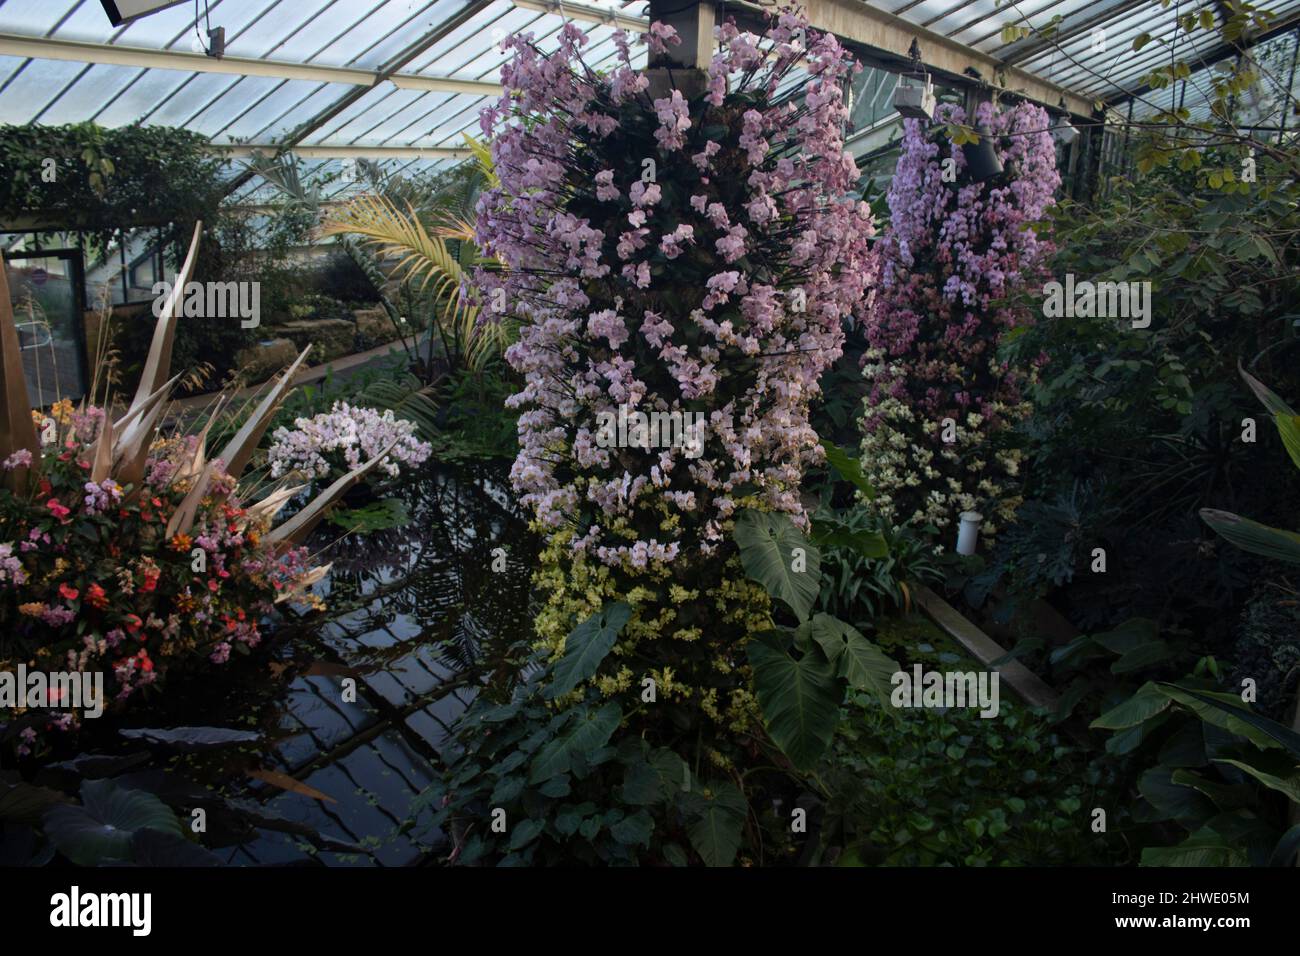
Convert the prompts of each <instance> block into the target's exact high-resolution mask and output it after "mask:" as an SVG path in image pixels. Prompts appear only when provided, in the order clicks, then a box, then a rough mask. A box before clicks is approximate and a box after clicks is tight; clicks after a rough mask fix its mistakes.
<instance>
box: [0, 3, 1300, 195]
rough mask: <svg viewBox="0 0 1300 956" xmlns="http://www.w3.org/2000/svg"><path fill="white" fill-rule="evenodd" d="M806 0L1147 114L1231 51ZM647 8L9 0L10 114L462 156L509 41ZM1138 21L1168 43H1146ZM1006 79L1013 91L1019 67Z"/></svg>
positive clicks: (320, 159)
mask: <svg viewBox="0 0 1300 956" xmlns="http://www.w3.org/2000/svg"><path fill="white" fill-rule="evenodd" d="M726 6H728V5H727V4H724V5H723V7H724V8H725V7H726ZM730 6H731V7H732V8H734V9H736V10H743V9H746V8H748V9H749V10H752V9H754V7H755V5H754V4H746V3H733V4H730ZM809 6H810V12H811V13H812V19H813V21H814V23H817V22H819V11H820V12H823V13H825V14H826V15H827V16H830V15H831V14H838V13H843V12H844V11H846V10H847V11H849V12H850V13H851V14H852V15H854V16H856V17H857V18H858V19H857V20H856V21H855V22H858V23H866V24H868V25H869V26H870V28H871V29H870V30H869V31H866V32H864V33H863V34H862V35H859V36H850V37H848V38H847V39H849V40H851V41H856V42H857V43H858V45H859V47H860V48H867V49H870V47H871V44H872V43H873V42H874V41H875V40H876V38H877V37H878V36H879V35H881V34H880V31H885V32H888V31H890V30H894V31H895V32H896V33H897V34H898V35H899V36H903V35H906V34H911V35H913V36H915V37H917V38H918V40H919V43H920V46H921V50H922V54H923V57H925V56H926V55H927V54H928V53H929V52H930V51H931V50H933V49H935V48H936V47H942V48H944V49H946V50H948V52H950V53H953V54H954V55H956V56H957V57H958V62H960V57H962V56H969V58H970V63H971V65H972V66H973V67H974V68H975V69H976V70H977V72H979V73H980V75H981V76H982V77H983V78H984V79H986V80H987V79H989V78H990V75H989V71H990V69H1001V68H1003V67H1005V68H1009V69H1013V70H1015V71H1018V72H1017V74H1016V75H1017V76H1020V77H1022V78H1023V77H1024V76H1026V75H1028V76H1030V77H1031V78H1034V79H1036V80H1041V81H1043V82H1045V83H1046V84H1048V86H1046V87H1043V89H1044V90H1050V91H1051V93H1052V94H1053V95H1055V92H1056V91H1057V88H1059V89H1060V91H1061V92H1062V93H1063V95H1069V94H1076V95H1077V96H1078V97H1082V98H1085V99H1086V101H1097V100H1104V101H1105V102H1106V103H1107V104H1108V105H1111V106H1116V105H1120V106H1124V105H1125V104H1126V103H1127V101H1128V100H1129V99H1130V98H1131V94H1134V93H1138V94H1142V95H1141V98H1140V100H1139V101H1138V103H1137V104H1135V105H1136V108H1137V109H1138V110H1139V111H1144V112H1150V111H1153V110H1155V109H1157V108H1164V107H1168V106H1170V105H1182V106H1186V107H1187V108H1189V109H1191V110H1192V111H1193V115H1194V116H1195V115H1196V111H1197V110H1201V111H1202V113H1203V111H1204V105H1205V102H1206V90H1207V84H1205V83H1204V82H1200V80H1201V79H1203V78H1198V76H1196V75H1194V76H1193V77H1191V78H1190V79H1189V80H1188V81H1186V82H1181V83H1175V84H1174V85H1173V86H1171V87H1167V88H1165V89H1163V90H1159V91H1156V92H1155V93H1152V94H1150V95H1147V91H1146V90H1145V87H1144V85H1143V77H1144V76H1145V75H1146V74H1147V73H1148V72H1149V71H1150V70H1151V69H1153V68H1154V67H1156V66H1157V65H1159V64H1160V63H1161V62H1166V61H1168V60H1169V58H1170V57H1171V56H1173V57H1176V58H1178V59H1188V58H1190V59H1191V60H1192V61H1193V62H1201V61H1203V63H1204V66H1205V68H1207V69H1208V68H1210V67H1212V66H1213V63H1214V61H1215V60H1216V58H1222V57H1223V56H1224V55H1225V51H1223V50H1218V49H1215V48H1213V46H1212V45H1211V44H1212V43H1213V42H1214V41H1213V40H1212V39H1210V38H1211V37H1213V36H1216V35H1217V34H1214V33H1211V32H1205V33H1203V34H1201V35H1202V36H1204V37H1205V38H1206V39H1204V40H1197V39H1196V38H1195V37H1194V36H1188V35H1187V34H1185V33H1179V32H1178V31H1177V27H1176V20H1175V18H1176V17H1177V16H1178V15H1179V14H1180V13H1182V14H1185V13H1187V12H1193V11H1197V10H1199V9H1200V6H1199V5H1193V4H1190V3H1185V2H1177V0H1174V2H1169V3H1168V6H1162V4H1161V3H1160V2H1159V0H879V2H871V3H862V2H860V0H809ZM1258 6H1259V7H1260V8H1261V9H1265V10H1268V11H1270V12H1271V13H1272V14H1273V15H1274V20H1273V23H1272V25H1271V27H1270V29H1269V30H1268V32H1267V34H1266V35H1265V36H1264V37H1262V39H1269V38H1270V37H1271V38H1272V47H1271V48H1270V49H1272V50H1273V51H1274V53H1275V58H1276V59H1277V61H1278V62H1279V63H1280V64H1281V66H1282V67H1285V66H1286V61H1287V60H1288V58H1289V59H1290V60H1291V64H1292V66H1291V71H1292V74H1293V73H1294V53H1293V52H1292V50H1293V48H1294V45H1295V29H1294V28H1295V24H1296V22H1297V18H1298V17H1300V0H1264V2H1262V3H1260V4H1258ZM647 8H648V3H647V2H646V0H633V2H620V0H582V2H581V3H572V4H570V3H565V4H563V5H561V4H559V3H556V2H555V0H515V2H510V0H206V2H205V0H198V2H197V3H196V2H193V0H185V2H180V3H177V4H175V5H173V6H170V7H167V8H166V9H163V10H161V11H159V12H156V13H154V14H151V15H148V16H144V17H141V18H140V19H137V20H134V21H131V22H128V23H126V24H124V25H123V26H120V27H113V26H112V25H111V23H110V21H109V17H108V15H107V14H106V12H105V9H104V6H103V5H102V4H101V3H100V2H99V0H0V123H16V124H23V123H47V124H59V123H69V122H80V121H93V122H96V123H99V124H101V125H105V126H121V125H125V124H130V123H136V122H141V123H146V124H158V125H169V126H177V127H183V128H186V129H190V130H194V131H197V132H200V133H203V134H205V135H207V136H209V137H211V139H212V141H213V142H214V143H216V144H219V145H222V146H226V147H230V148H232V150H233V155H236V156H238V155H240V153H241V151H242V152H243V153H247V151H248V150H249V148H250V147H263V148H269V149H270V150H271V151H274V150H275V149H277V148H281V147H289V146H291V147H293V149H294V150H295V152H296V153H297V154H298V155H299V157H300V158H301V159H303V160H304V161H306V162H308V163H315V164H317V165H318V166H324V165H325V164H328V163H334V162H337V161H339V160H340V159H343V158H345V157H365V158H369V159H374V160H376V161H380V162H384V163H386V164H392V165H393V166H394V167H396V168H407V167H412V166H419V167H429V166H435V165H440V164H445V163H447V162H450V161H454V160H455V159H457V158H459V157H461V156H463V155H464V141H463V137H462V134H463V133H465V132H473V131H474V130H476V128H477V122H478V120H477V117H478V111H479V110H480V109H481V108H482V106H483V105H484V104H485V103H486V102H487V100H488V98H489V97H491V96H493V95H495V93H496V90H497V89H498V87H497V82H498V77H499V71H500V67H501V64H502V62H503V61H504V59H505V54H503V53H502V52H501V51H500V49H499V48H498V46H497V41H498V40H500V39H501V38H502V37H504V36H505V35H507V34H512V33H521V32H532V33H533V34H534V35H535V36H536V37H538V38H539V40H540V41H541V43H542V45H543V47H545V46H547V45H553V44H554V42H555V37H556V34H557V32H558V31H559V30H560V28H561V27H562V26H563V24H564V22H565V21H566V19H571V20H573V22H575V23H577V24H578V25H579V26H581V27H582V28H583V29H584V30H585V31H586V32H587V33H588V35H589V36H590V37H591V42H590V44H589V46H588V51H589V62H592V63H593V64H595V65H600V64H602V63H608V62H610V61H611V60H612V58H613V55H614V45H613V43H612V41H611V33H612V31H613V29H615V28H616V27H620V26H621V27H625V28H629V29H639V28H643V26H644V24H645V22H646V19H645V16H646V13H647ZM1211 9H1214V7H1211ZM864 17H866V18H867V19H863V18H864ZM834 22H842V20H841V21H834ZM1051 24H1054V25H1055V28H1056V29H1055V33H1054V35H1053V36H1051V37H1050V38H1045V37H1043V36H1041V35H1038V34H1037V33H1031V34H1030V35H1028V36H1024V37H1020V38H1015V39H1012V38H1011V37H1010V35H1009V34H1008V33H1007V32H1006V30H1005V28H1006V27H1008V26H1009V25H1021V26H1023V25H1028V26H1031V27H1034V28H1036V29H1041V28H1043V27H1046V26H1048V25H1051ZM208 26H212V27H221V28H223V29H224V31H225V55H224V57H223V58H221V59H216V58H213V57H210V56H207V55H206V54H205V45H206V43H207V27H208ZM877 28H878V29H877ZM1288 31H1289V32H1288ZM1142 33H1149V34H1150V35H1151V36H1152V37H1153V38H1155V42H1151V43H1149V44H1148V45H1147V46H1145V47H1144V48H1143V50H1142V51H1140V52H1134V50H1133V48H1132V46H1133V40H1134V38H1135V37H1137V36H1139V35H1140V34H1142ZM868 34H869V35H868ZM1009 39H1010V40H1011V42H1008V40H1009ZM1161 41H1165V42H1161ZM893 53H894V60H893V61H891V62H894V63H896V62H897V53H898V51H893ZM868 60H869V58H868ZM869 62H870V61H869ZM874 65H879V64H874ZM895 68H897V67H896V66H895ZM892 84H893V79H892V74H885V73H883V72H878V71H873V72H871V73H869V75H868V76H867V77H866V78H865V79H863V80H862V81H860V91H861V92H860V95H867V96H870V108H869V109H866V108H864V109H859V110H856V111H855V114H854V119H855V123H858V124H859V128H862V127H864V126H870V127H873V128H874V127H878V126H879V125H881V123H882V122H884V121H886V120H888V119H889V117H890V115H892V110H891V109H890V108H889V93H890V92H891V90H892ZM1007 85H1008V86H1009V87H1010V88H1012V89H1015V88H1016V83H1015V82H1014V79H1013V81H1012V82H1008V84H1007ZM1039 99H1040V101H1043V100H1045V99H1046V97H1045V96H1040V97H1039ZM1083 101H1084V100H1078V101H1077V102H1083ZM860 105H861V104H860ZM1049 105H1056V104H1055V102H1052V103H1050V104H1049ZM1125 108H1126V107H1125ZM250 188H255V187H252V186H250Z"/></svg>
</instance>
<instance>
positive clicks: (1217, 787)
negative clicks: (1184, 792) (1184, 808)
mask: <svg viewBox="0 0 1300 956" xmlns="http://www.w3.org/2000/svg"><path fill="white" fill-rule="evenodd" d="M1169 779H1170V781H1171V782H1172V783H1174V784H1177V785H1178V786H1180V787H1191V788H1192V789H1193V790H1196V791H1198V792H1199V793H1203V794H1204V795H1205V796H1207V797H1209V798H1210V799H1211V800H1213V801H1214V805H1215V806H1217V807H1218V808H1219V809H1220V810H1235V809H1236V808H1237V807H1249V806H1252V805H1253V804H1254V803H1255V802H1256V798H1255V788H1254V787H1251V786H1248V785H1247V784H1244V783H1238V784H1233V783H1220V782H1219V781H1217V780H1209V779H1207V778H1205V777H1202V776H1201V775H1200V774H1197V773H1193V772H1192V771H1190V770H1184V769H1180V770H1175V771H1174V772H1173V774H1172V775H1171V776H1170V778H1169Z"/></svg>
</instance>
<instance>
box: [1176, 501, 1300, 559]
mask: <svg viewBox="0 0 1300 956" xmlns="http://www.w3.org/2000/svg"><path fill="white" fill-rule="evenodd" d="M1201 520H1202V521H1204V522H1205V523H1206V524H1208V525H1209V526H1210V527H1211V528H1213V529H1214V530H1215V531H1217V532H1218V533H1219V535H1221V536H1222V537H1223V538H1225V539H1226V540H1227V541H1228V542H1229V543H1230V544H1234V545H1236V546H1237V547H1238V548H1241V550H1243V551H1249V552H1250V553H1251V554H1258V555H1260V556H1261V557H1265V558H1272V559H1273V560H1274V561H1286V562H1289V563H1290V564H1300V534H1296V533H1295V532H1294V531H1284V530H1283V529H1281V528H1270V527H1269V526H1268V525H1265V524H1260V523H1259V522H1258V521H1251V520H1250V519H1249V518H1243V517H1241V516H1240V515H1235V514H1232V513H1231V512H1229V511H1219V510H1217V509H1215V508H1202V509H1201Z"/></svg>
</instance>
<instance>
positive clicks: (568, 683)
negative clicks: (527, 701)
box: [546, 601, 632, 699]
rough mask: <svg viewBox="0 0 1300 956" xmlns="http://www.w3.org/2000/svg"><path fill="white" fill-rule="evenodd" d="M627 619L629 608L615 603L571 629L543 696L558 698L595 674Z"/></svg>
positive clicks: (630, 610)
mask: <svg viewBox="0 0 1300 956" xmlns="http://www.w3.org/2000/svg"><path fill="white" fill-rule="evenodd" d="M631 616H632V608H631V607H630V606H629V605H628V604H627V603H626V602H624V601H618V602H616V603H614V604H608V605H606V606H605V607H602V608H601V609H600V610H599V611H597V612H596V613H595V614H593V615H591V617H589V618H587V619H586V620H585V621H583V622H582V623H581V624H579V625H578V626H577V627H575V628H574V629H573V631H572V633H570V634H569V636H568V637H567V638H565V640H564V656H563V657H561V658H560V660H559V661H558V662H557V663H556V665H555V667H554V669H553V671H552V675H553V679H552V681H551V686H550V687H549V688H547V691H546V696H547V697H549V698H551V699H555V698H556V697H561V696H563V695H564V694H567V693H568V692H569V691H571V690H573V688H575V687H577V686H578V685H579V684H580V683H582V682H583V681H585V680H587V679H588V678H589V677H591V676H592V675H593V674H595V673H596V668H598V667H599V666H600V662H601V661H603V660H604V659H605V657H606V655H608V654H609V652H610V650H611V649H613V647H614V642H615V641H616V640H618V635H619V633H620V632H622V630H623V626H624V625H625V624H627V622H628V619H629V618H630V617H631Z"/></svg>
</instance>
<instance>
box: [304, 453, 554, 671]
mask: <svg viewBox="0 0 1300 956" xmlns="http://www.w3.org/2000/svg"><path fill="white" fill-rule="evenodd" d="M502 471H503V469H500V468H491V467H486V466H484V467H474V466H462V467H459V468H456V469H455V470H451V469H445V468H438V469H436V470H433V471H425V472H423V473H422V474H421V476H420V477H419V479H417V480H412V481H407V482H405V483H403V484H402V485H401V486H399V488H398V489H397V491H396V495H398V496H399V497H400V500H401V502H402V504H403V505H404V506H405V508H406V509H407V512H408V519H407V521H406V522H405V523H404V524H403V526H402V527H400V528H397V529H393V530H390V531H375V532H372V533H370V534H367V535H365V536H364V537H363V538H362V537H354V536H346V537H343V538H341V539H339V540H338V541H334V542H332V543H330V544H329V545H328V550H327V552H326V557H328V559H329V560H330V561H332V562H333V563H332V567H331V573H330V588H331V593H330V608H331V616H332V618H333V620H335V621H336V622H337V623H338V624H339V625H341V626H343V627H345V628H346V629H347V631H348V632H349V633H355V634H357V635H360V634H362V633H364V632H367V631H369V630H372V629H374V628H376V627H382V626H385V625H388V624H391V623H393V622H394V621H397V620H400V619H407V620H409V621H413V622H418V625H419V627H420V628H421V629H422V633H421V634H420V635H419V640H420V642H422V643H439V642H441V643H442V645H443V647H442V650H443V660H444V662H445V663H447V664H448V665H449V666H451V667H452V668H453V669H454V670H456V671H461V670H465V669H467V668H469V667H472V666H475V665H477V664H480V663H481V662H482V659H483V658H493V657H495V656H498V653H499V652H501V651H504V649H505V647H506V646H507V645H509V644H510V643H511V642H512V641H515V640H516V639H518V638H520V637H522V636H524V635H525V634H527V633H528V632H529V630H530V623H531V616H530V611H529V601H530V589H529V584H528V579H529V568H530V567H531V565H532V563H533V556H534V554H535V552H536V543H535V541H534V539H533V538H532V536H531V535H530V534H529V533H528V530H527V527H526V522H525V521H524V519H523V517H522V516H521V515H520V514H519V512H518V511H517V510H516V508H515V506H514V504H513V503H512V502H511V501H510V500H509V498H508V497H507V496H506V494H505V492H504V488H505V484H504V479H505V476H504V474H503V473H502ZM330 534H331V535H336V534H337V532H331V533H330ZM328 540H329V538H328V537H327V536H326V532H318V534H317V539H316V541H315V544H316V546H318V547H319V546H321V545H324V544H325V543H326V542H328ZM487 542H492V544H491V545H489V544H488V543H487ZM498 548H499V549H500V550H497V549H498Z"/></svg>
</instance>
